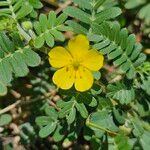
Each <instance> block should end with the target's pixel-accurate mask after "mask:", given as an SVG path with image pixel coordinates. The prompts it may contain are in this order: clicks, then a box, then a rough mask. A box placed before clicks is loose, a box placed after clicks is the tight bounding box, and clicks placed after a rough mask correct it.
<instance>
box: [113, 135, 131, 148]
mask: <svg viewBox="0 0 150 150" xmlns="http://www.w3.org/2000/svg"><path fill="white" fill-rule="evenodd" d="M115 146H116V147H117V150H131V146H130V144H129V141H128V137H127V136H125V135H124V134H119V135H117V136H116V137H115Z"/></svg>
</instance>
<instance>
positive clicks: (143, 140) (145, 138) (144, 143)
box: [140, 131, 150, 150]
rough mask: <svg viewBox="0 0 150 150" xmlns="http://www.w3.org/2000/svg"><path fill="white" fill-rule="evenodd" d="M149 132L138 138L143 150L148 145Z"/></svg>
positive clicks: (149, 143)
mask: <svg viewBox="0 0 150 150" xmlns="http://www.w3.org/2000/svg"><path fill="white" fill-rule="evenodd" d="M149 137H150V132H148V131H144V133H143V135H142V136H141V137H140V143H141V145H142V148H143V150H147V149H148V147H149V145H150V139H149Z"/></svg>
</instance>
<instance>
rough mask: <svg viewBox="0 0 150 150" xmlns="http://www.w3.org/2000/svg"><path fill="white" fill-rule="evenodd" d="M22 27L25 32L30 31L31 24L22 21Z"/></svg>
mask: <svg viewBox="0 0 150 150" xmlns="http://www.w3.org/2000/svg"><path fill="white" fill-rule="evenodd" d="M22 27H23V28H24V29H25V30H30V29H32V27H33V26H32V23H31V22H30V21H24V22H22Z"/></svg>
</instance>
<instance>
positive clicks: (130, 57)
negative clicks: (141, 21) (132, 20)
mask: <svg viewBox="0 0 150 150" xmlns="http://www.w3.org/2000/svg"><path fill="white" fill-rule="evenodd" d="M92 29H93V34H96V35H99V38H100V41H99V42H95V44H94V45H93V47H94V48H96V49H98V50H99V51H100V52H101V53H102V54H107V57H108V59H110V60H113V63H114V65H115V66H117V67H119V69H120V71H121V72H123V73H126V76H127V77H128V79H132V78H134V77H135V75H136V68H137V67H138V66H140V65H141V64H142V63H143V62H144V61H145V59H146V56H145V55H144V54H143V53H141V49H142V46H141V44H140V43H137V42H136V40H135V35H129V36H128V32H127V29H120V25H119V24H118V23H108V22H103V23H102V24H101V25H98V24H94V23H93V24H92Z"/></svg>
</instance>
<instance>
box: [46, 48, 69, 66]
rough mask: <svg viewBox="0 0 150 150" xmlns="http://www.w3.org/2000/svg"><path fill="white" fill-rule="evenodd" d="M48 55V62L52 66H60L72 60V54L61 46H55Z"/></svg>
mask: <svg viewBox="0 0 150 150" xmlns="http://www.w3.org/2000/svg"><path fill="white" fill-rule="evenodd" d="M48 55H49V62H50V64H51V66H52V67H54V68H61V67H64V66H67V65H69V64H70V63H71V62H72V56H71V55H70V54H69V52H68V51H67V50H66V49H65V48H63V47H61V46H57V47H55V48H53V49H51V51H50V52H49V53H48Z"/></svg>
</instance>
